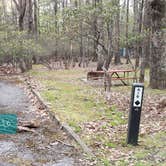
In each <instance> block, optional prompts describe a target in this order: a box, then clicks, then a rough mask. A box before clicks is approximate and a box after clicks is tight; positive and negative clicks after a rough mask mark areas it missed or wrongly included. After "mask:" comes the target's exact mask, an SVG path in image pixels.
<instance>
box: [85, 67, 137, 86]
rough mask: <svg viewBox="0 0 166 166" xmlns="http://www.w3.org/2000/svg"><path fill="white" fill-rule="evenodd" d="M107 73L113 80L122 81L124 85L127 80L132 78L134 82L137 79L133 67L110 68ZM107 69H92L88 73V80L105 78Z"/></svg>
mask: <svg viewBox="0 0 166 166" xmlns="http://www.w3.org/2000/svg"><path fill="white" fill-rule="evenodd" d="M107 73H108V74H109V75H110V77H111V80H112V81H118V80H119V81H121V82H122V83H123V84H124V85H127V83H126V82H125V81H126V80H127V82H128V81H129V80H132V81H133V82H136V81H137V77H136V71H135V70H132V69H121V70H109V71H107ZM131 74H132V76H131ZM104 75H105V71H90V72H88V74H87V80H99V79H103V78H104Z"/></svg>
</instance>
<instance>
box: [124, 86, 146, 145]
mask: <svg viewBox="0 0 166 166" xmlns="http://www.w3.org/2000/svg"><path fill="white" fill-rule="evenodd" d="M143 94H144V85H143V84H140V83H134V84H133V86H132V93H131V106H130V112H129V121H128V135H127V143H128V144H132V145H137V144H138V134H139V126H140V117H141V110H142V102H143Z"/></svg>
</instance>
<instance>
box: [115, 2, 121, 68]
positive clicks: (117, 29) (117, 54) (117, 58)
mask: <svg viewBox="0 0 166 166" xmlns="http://www.w3.org/2000/svg"><path fill="white" fill-rule="evenodd" d="M119 3H120V1H119V0H117V1H116V6H117V8H118V10H117V13H116V18H115V34H116V37H115V62H114V63H115V65H117V64H120V63H121V62H120V51H119V50H120V45H119V43H120V25H119V23H120V6H119V5H120V4H119Z"/></svg>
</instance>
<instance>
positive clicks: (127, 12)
mask: <svg viewBox="0 0 166 166" xmlns="http://www.w3.org/2000/svg"><path fill="white" fill-rule="evenodd" d="M128 24H129V0H127V11H126V64H128V63H129V61H130V60H129V50H128V27H129V26H128Z"/></svg>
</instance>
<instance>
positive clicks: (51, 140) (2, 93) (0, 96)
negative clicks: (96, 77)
mask: <svg viewBox="0 0 166 166" xmlns="http://www.w3.org/2000/svg"><path fill="white" fill-rule="evenodd" d="M34 110H35V109H34V107H33V106H32V104H31V103H30V102H29V99H28V97H26V95H25V94H24V91H23V89H21V88H20V87H18V86H16V85H15V84H13V83H9V81H0V113H15V114H17V116H18V120H19V121H25V120H26V121H31V120H32V119H33V120H36V121H38V122H39V123H40V127H39V128H37V129H35V131H34V132H20V133H17V134H16V135H0V166H74V165H76V166H79V165H84V164H83V163H82V160H81V159H80V155H79V152H78V151H77V150H76V149H75V147H74V146H70V145H71V144H72V143H71V140H70V139H69V138H68V136H67V135H66V134H65V133H64V132H63V131H62V130H60V129H59V127H58V126H56V125H55V124H54V123H53V122H51V121H50V120H48V118H46V115H45V116H43V117H42V116H40V114H39V113H36V112H35V111H34ZM43 119H46V120H45V121H44V120H43Z"/></svg>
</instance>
